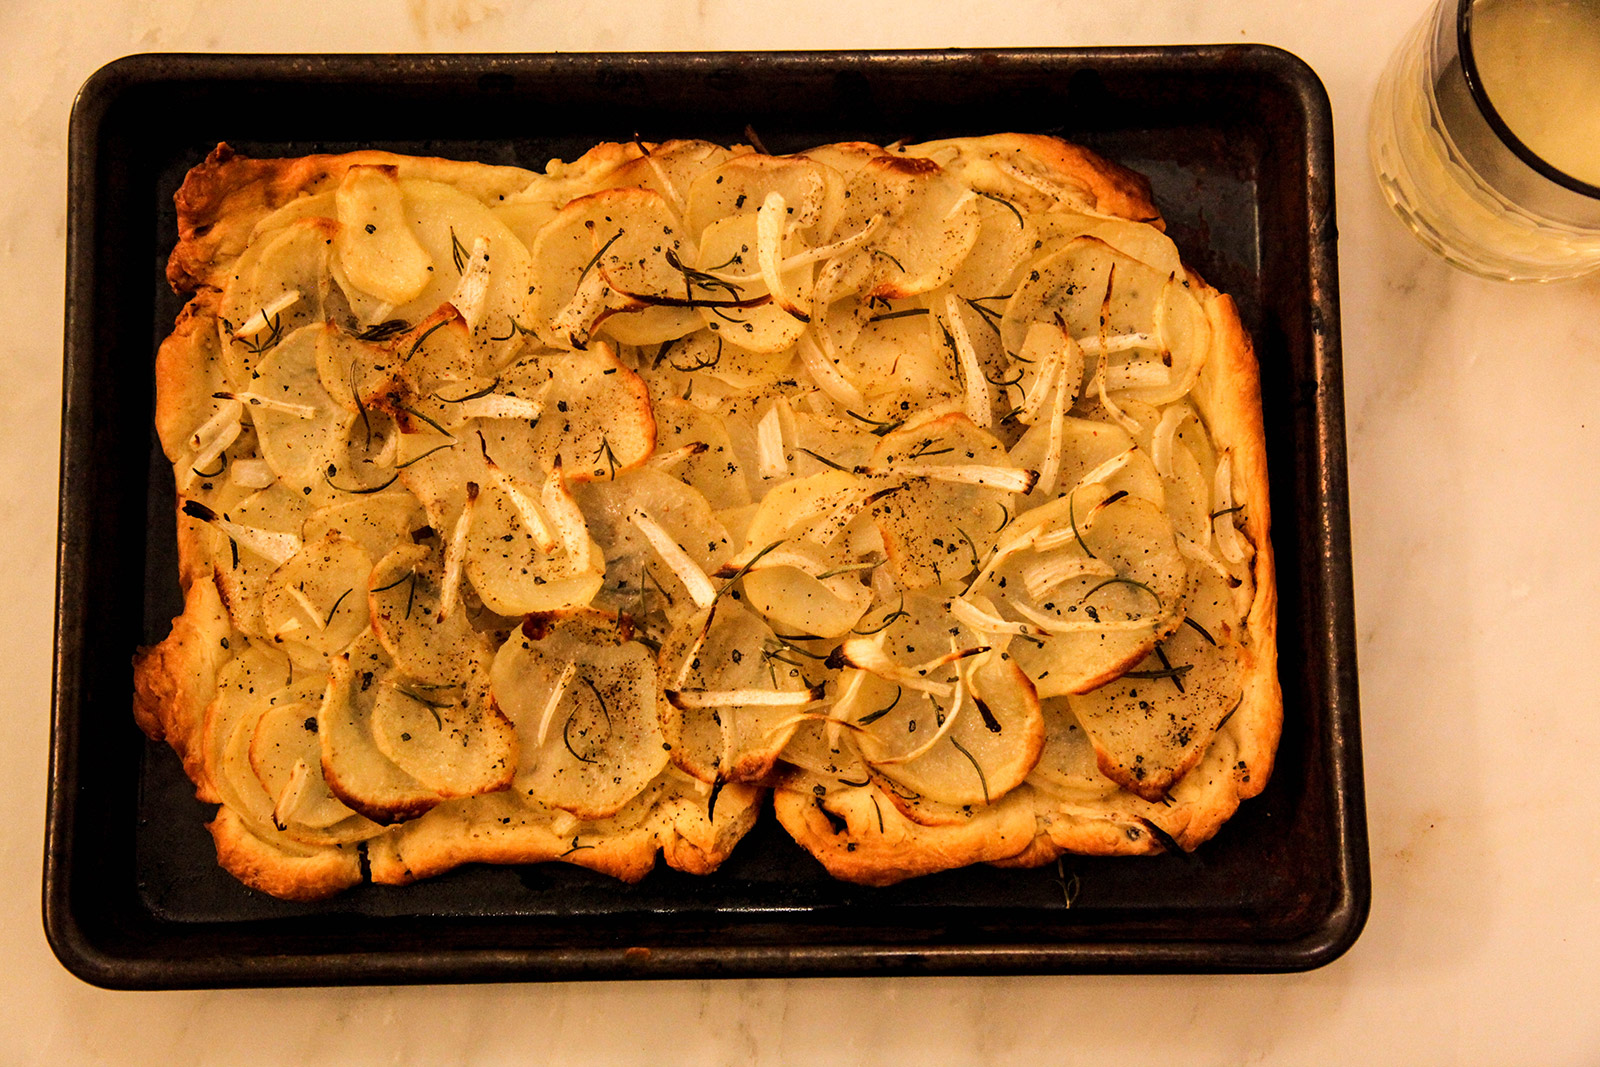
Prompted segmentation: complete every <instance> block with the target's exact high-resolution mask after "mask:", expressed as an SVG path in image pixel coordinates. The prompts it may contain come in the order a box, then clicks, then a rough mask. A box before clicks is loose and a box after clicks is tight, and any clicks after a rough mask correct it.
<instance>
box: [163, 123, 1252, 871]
mask: <svg viewBox="0 0 1600 1067" xmlns="http://www.w3.org/2000/svg"><path fill="white" fill-rule="evenodd" d="M176 201H177V206H178V223H179V241H178V244H177V247H176V248H175V250H174V251H173V254H172V257H171V260H170V263H169V267H168V278H169V281H170V282H171V284H172V285H173V287H174V288H175V289H176V290H178V291H179V292H181V293H186V294H190V300H189V303H188V305H187V306H186V307H185V308H184V310H183V313H182V314H181V315H180V317H179V319H178V321H177V324H176V327H175V329H174V331H173V333H172V334H171V336H169V337H168V338H167V339H166V341H165V342H164V343H163V344H162V346H161V349H160V352H159V355H158V358H157V362H156V384H157V402H156V427H157V431H158V434H159V437H160V440H161V442H162V446H163V449H164V450H165V452H166V454H167V457H168V458H169V459H170V460H171V462H172V465H173V473H174V480H175V486H176V489H177V495H178V511H177V516H176V518H177V523H178V532H179V538H178V540H179V562H180V566H179V575H178V577H179V579H180V581H181V583H182V585H183V587H184V590H185V608H184V613H183V614H182V615H181V616H180V617H179V618H178V619H177V620H175V622H174V626H173V630H172V634H171V636H170V637H168V638H167V639H166V640H165V641H163V642H162V643H160V644H159V645H156V646H154V647H153V648H150V649H145V650H142V651H141V652H140V655H139V657H138V659H137V663H136V673H135V682H136V692H135V714H136V717H137V720H138V722H139V723H140V725H141V726H142V727H143V728H144V729H145V731H146V732H147V733H148V734H149V735H150V736H151V737H153V738H156V739H161V740H165V741H167V742H168V743H170V744H171V745H172V747H173V748H174V749H175V750H176V751H177V753H178V754H179V756H180V757H181V758H182V760H183V764H184V767H185V769H186V771H187V772H188V773H189V775H190V777H191V778H192V779H193V780H194V782H195V786H196V790H197V793H198V795H199V796H200V798H201V799H202V800H204V801H207V802H209V803H215V804H218V805H219V811H218V814H217V817H216V819H215V821H214V822H213V823H212V824H211V829H212V832H213V836H214V837H215V839H216V843H217V852H218V859H219V862H220V863H221V864H222V865H223V866H224V867H225V868H226V869H228V870H229V871H230V872H232V873H233V874H234V875H235V876H237V877H238V878H240V879H241V880H242V881H244V882H245V883H247V884H249V885H251V886H253V887H255V888H257V889H260V890H263V891H265V892H268V893H271V894H274V895H277V896H282V897H287V898H294V899H316V898H319V897H323V896H327V895H329V894H332V893H336V892H339V891H340V890H342V889H345V888H348V887H349V886H351V885H353V884H356V883H357V882H359V881H360V880H361V879H362V877H363V873H362V872H363V871H366V872H368V875H367V876H368V877H370V879H371V880H372V881H375V882H384V883H394V884H401V883H407V882H411V881H414V880H416V879H418V878H422V877H428V876H430V875H433V874H436V873H439V872H441V871H444V870H447V869H449V868H451V867H454V866H456V865H459V864H462V863H469V862H490V863H531V862H543V861H560V862H566V863H574V864H578V865H582V866H586V867H590V868H592V869H594V870H598V871H603V872H605V873H608V874H611V875H614V876H616V877H618V878H623V879H627V880H636V879H638V878H642V877H643V876H644V875H645V874H646V873H648V872H649V871H650V870H651V869H652V868H653V866H654V865H655V864H656V863H657V862H658V857H659V858H661V859H664V860H665V862H666V863H667V864H669V865H670V866H672V867H675V868H678V869H680V870H685V871H690V872H694V873H701V874H704V873H709V872H711V871H714V870H715V869H716V868H717V866H718V865H719V864H720V863H722V862H723V860H725V859H726V858H727V856H728V855H729V854H730V853H731V851H732V850H733V848H734V847H735V845H736V844H737V843H738V841H739V839H740V838H741V837H742V836H743V835H744V834H745V833H746V832H748V830H749V829H750V828H751V826H753V825H754V824H755V822H756V820H757V818H758V814H759V812H760V811H761V808H762V804H763V800H764V797H765V796H766V794H767V793H768V792H770V793H771V794H772V795H773V803H774V808H775V810H776V816H777V818H778V819H779V821H780V822H781V823H782V825H783V826H784V827H785V828H786V829H787V830H788V831H789V833H790V834H791V835H792V836H793V837H794V839H795V840H796V841H797V842H798V843H799V844H800V846H801V847H803V848H805V849H806V850H807V851H808V852H810V853H811V854H812V855H813V856H815V857H816V858H817V859H818V860H819V861H820V862H821V864H822V865H823V867H824V868H825V869H826V870H827V871H828V872H830V873H831V874H832V875H833V876H835V877H838V878H841V879H846V880H850V881H854V882H860V883H865V884H872V885H883V884H889V883H892V882H895V881H898V880H901V879H904V878H908V877H913V876H917V875H921V874H926V873H931V872H933V871H937V870H943V869H948V868H951V867H958V866H964V865H967V864H972V863H995V864H999V865H1003V866H1025V865H1035V864H1040V863H1044V862H1048V861H1049V860H1052V859H1054V858H1055V857H1056V856H1058V855H1060V854H1061V853H1063V852H1067V851H1072V852H1080V853H1086V854H1092V855H1128V854H1145V853H1152V852H1159V851H1162V850H1165V849H1169V848H1182V849H1193V848H1195V847H1197V846H1198V845H1200V844H1201V843H1202V842H1204V841H1205V840H1207V839H1208V838H1209V837H1210V836H1212V835H1213V834H1214V833H1215V832H1216V831H1217V829H1218V828H1219V827H1220V826H1221V825H1222V823H1223V822H1224V821H1225V820H1226V819H1227V818H1228V817H1229V816H1230V815H1231V814H1232V812H1233V811H1234V810H1235V808H1236V807H1237V806H1238V804H1239V803H1240V801H1241V800H1244V799H1246V798H1249V797H1251V796H1254V795H1256V794H1257V793H1259V792H1260V790H1261V789H1262V788H1263V787H1264V786H1265V784H1266V781H1267V778H1268V776H1269V775H1270V773H1271V769H1272V762H1273V755H1274V752H1275V749H1276V745H1277V740H1278V734H1279V730H1280V723H1281V714H1282V712H1281V697H1280V695H1279V689H1278V683H1277V672H1276V645H1275V640H1276V638H1275V627H1276V590H1275V586H1274V574H1273V561H1272V550H1271V543H1270V540H1269V532H1270V513H1269V507H1268V497H1267V481H1266V461H1265V447H1264V442H1263V431H1262V421H1261V410H1260V389H1259V377H1258V370H1257V366H1256V362H1255V357H1254V354H1253V351H1252V348H1251V345H1250V341H1249V339H1248V337H1247V336H1246V334H1245V332H1244V330H1243V328H1242V326H1241V324H1240V321H1239V316H1238V312H1237V309H1236V308H1235V306H1234V304H1233V301H1232V300H1230V299H1229V298H1228V297H1227V296H1225V295H1223V294H1220V293H1218V292H1216V291H1215V290H1214V289H1212V288H1210V287H1209V286H1208V285H1206V283H1205V282H1204V281H1203V280H1202V279H1201V278H1200V277H1199V276H1198V275H1196V274H1195V273H1194V272H1193V271H1191V270H1189V269H1188V268H1186V267H1185V266H1184V265H1183V263H1182V261H1181V259H1180V257H1179V255H1178V251H1177V249H1176V248H1175V247H1174V246H1173V244H1172V242H1171V241H1170V240H1169V239H1168V238H1167V237H1166V236H1165V234H1164V233H1163V224H1162V222H1161V218H1160V215H1159V212H1158V211H1157V209H1156V207H1155V206H1154V205H1153V204H1152V203H1151V201H1150V196H1149V189H1148V184H1147V183H1146V182H1145V181H1144V180H1143V179H1142V178H1140V177H1139V176H1138V175H1136V174H1133V173H1132V172H1129V171H1127V170H1125V169H1123V168H1121V167H1119V166H1117V165H1115V164H1113V163H1110V162H1108V161H1106V160H1104V159H1101V158H1100V157H1098V156H1096V155H1094V154H1093V153H1090V152H1088V151H1086V150H1084V149H1082V148H1078V147H1076V146H1073V145H1069V144H1066V143H1064V142H1061V141H1059V140H1056V139H1053V138H1048V137H1041V136H1033V135H1022V134H1001V135H995V136H987V137H970V138H961V139H955V140H947V141H937V142H930V143H927V144H920V145H897V146H894V147H892V148H880V147H877V146H873V145H868V144H861V143H851V144H841V145H830V146H824V147H820V148H817V149H814V150H811V151H808V152H802V153H798V154H796V155H792V156H784V157H770V156H767V155H763V154H761V153H759V152H756V151H754V150H752V149H750V148H747V147H741V146H735V147H731V148H729V147H721V146H716V145H711V144H707V143H704V142H698V141H676V142H669V143H666V144H659V145H646V144H638V143H635V144H602V145H599V146H597V147H596V148H594V149H593V150H591V151H590V152H588V153H587V154H586V155H584V156H583V157H582V158H580V159H578V160H576V161H573V162H570V163H565V162H561V161H559V160H558V161H552V162H551V163H550V164H549V165H548V166H547V167H546V168H545V170H544V171H543V172H536V171H531V170H522V169H519V168H513V167H501V166H489V165H485V164H479V163H472V162H460V161H453V160H443V159H425V158H413V157H404V156H397V155H392V154H389V153H384V152H376V151H369V152H356V153H349V154H345V155H338V156H307V157H303V158H299V159H276V160H257V159H249V158H246V157H244V156H241V155H238V154H236V153H234V152H233V151H231V150H230V149H229V148H228V147H227V146H226V145H221V146H218V148H217V150H216V151H215V152H213V153H212V154H211V156H210V157H209V158H208V159H207V160H206V161H205V163H204V164H202V165H201V166H199V167H197V168H195V169H194V170H193V171H192V172H191V173H190V174H189V176H188V178H187V179H186V181H185V182H184V184H183V187H182V189H180V190H179V192H178V194H177V197H176ZM363 857H364V858H365V861H366V862H365V863H363V862H362V858H363Z"/></svg>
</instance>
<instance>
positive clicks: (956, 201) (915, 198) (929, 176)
mask: <svg viewBox="0 0 1600 1067" xmlns="http://www.w3.org/2000/svg"><path fill="white" fill-rule="evenodd" d="M976 200H977V197H976V196H975V195H974V194H973V193H972V192H971V190H968V189H965V188H963V187H962V186H961V185H960V184H959V183H957V182H954V181H952V180H951V179H950V178H949V177H948V176H946V175H945V174H944V173H943V172H942V171H941V170H940V169H939V166H938V164H936V163H934V162H932V161H931V160H927V159H916V158H912V157H907V156H888V155H885V156H879V157H877V158H876V159H873V160H872V161H871V162H869V163H868V164H867V165H866V166H865V167H863V168H862V169H861V170H860V171H859V172H857V174H856V175H855V177H853V178H852V179H851V180H850V184H849V191H848V193H847V194H846V207H845V209H844V212H843V214H842V216H841V217H840V219H839V222H838V225H837V226H836V227H835V230H834V233H835V235H837V236H843V235H846V234H851V233H856V232H858V231H860V230H861V229H863V228H864V227H865V226H867V225H868V224H869V223H870V221H871V220H872V218H873V217H874V216H876V215H882V216H884V217H885V219H886V220H887V225H885V227H884V229H883V230H882V232H881V233H880V234H879V236H878V237H877V238H876V239H875V240H874V241H873V242H872V243H871V244H870V246H869V247H868V248H867V249H865V250H863V251H862V252H860V253H853V254H852V255H853V256H855V257H856V258H858V259H859V258H861V257H866V258H867V259H868V260H869V261H870V262H872V264H873V277H874V278H875V279H876V281H875V283H874V284H873V285H872V287H871V289H870V290H869V295H871V296H877V297H883V298H886V299H889V300H899V299H903V298H905V297H908V296H915V295H916V294H918V293H926V292H930V291H932V290H934V289H937V288H939V287H940V286H942V285H945V284H947V283H948V282H949V281H950V279H951V278H952V277H954V275H955V272H956V270H957V269H959V268H960V266H961V263H962V261H963V260H964V259H965V258H966V256H967V253H969V252H970V251H971V250H972V247H973V245H974V244H975V243H976V242H977V239H978V230H979V226H980V217H979V215H978V206H977V204H976V203H975V201H976Z"/></svg>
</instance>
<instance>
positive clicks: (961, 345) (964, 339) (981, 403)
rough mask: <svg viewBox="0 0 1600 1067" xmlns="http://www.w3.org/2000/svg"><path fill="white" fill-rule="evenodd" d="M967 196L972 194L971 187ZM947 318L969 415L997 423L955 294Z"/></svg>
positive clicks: (986, 382)
mask: <svg viewBox="0 0 1600 1067" xmlns="http://www.w3.org/2000/svg"><path fill="white" fill-rule="evenodd" d="M967 195H968V196H969V197H970V196H972V195H973V194H972V192H971V190H968V192H967ZM944 321H945V324H946V325H947V326H948V327H949V329H950V340H951V342H952V343H953V344H954V345H955V346H956V358H957V359H958V360H959V361H960V363H961V377H962V378H963V379H965V382H966V387H967V388H966V414H967V418H969V419H971V420H972V422H973V424H974V425H977V426H983V427H987V426H989V425H991V424H992V423H993V422H994V397H993V394H992V393H990V391H989V379H988V378H987V377H985V375H984V373H983V364H982V363H981V362H979V361H978V352H977V350H976V349H975V348H973V347H972V337H971V336H970V335H969V334H968V333H967V324H966V322H965V321H964V320H963V319H962V318H961V301H960V300H959V299H957V297H956V294H954V293H946V294H945V296H944Z"/></svg>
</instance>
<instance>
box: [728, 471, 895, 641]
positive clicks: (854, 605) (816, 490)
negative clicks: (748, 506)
mask: <svg viewBox="0 0 1600 1067" xmlns="http://www.w3.org/2000/svg"><path fill="white" fill-rule="evenodd" d="M871 492H872V490H871V488H869V487H867V486H864V485H863V484H862V481H861V479H859V478H857V477H855V476H854V475H852V474H847V473H845V472H843V471H833V470H829V471H824V472H823V473H821V474H816V475H812V476H811V477H808V478H799V479H796V480H794V481H790V482H786V483H784V484H782V485H779V486H778V488H776V489H774V490H773V491H772V492H770V493H768V494H767V495H766V496H765V497H764V498H762V501H761V505H760V507H759V508H758V509H757V510H756V514H755V516H754V517H753V518H752V519H751V522H750V528H749V530H748V531H747V532H746V535H745V536H746V544H745V549H744V552H743V553H742V555H743V557H744V558H745V559H746V560H752V563H751V566H750V569H749V571H748V572H747V573H746V575H745V578H744V591H745V595H746V598H747V601H748V603H749V605H750V606H751V607H752V608H754V609H755V610H756V611H758V612H760V613H761V614H762V615H763V616H764V617H765V618H766V619H767V621H768V622H769V623H771V624H772V626H773V627H774V629H776V630H778V631H779V632H782V633H786V634H811V635H815V636H818V637H829V638H834V637H843V636H844V635H845V634H847V633H849V632H850V628H851V627H852V626H854V625H855V624H856V623H857V622H858V621H859V620H860V618H861V616H862V615H863V614H865V612H866V610H867V608H868V607H869V606H871V604H872V590H871V588H870V586H868V585H867V584H866V580H867V579H868V578H869V577H870V572H871V570H872V569H874V568H875V567H876V566H877V565H878V564H880V563H882V562H883V557H882V556H881V555H876V554H871V555H867V556H865V557H863V558H856V556H855V553H854V552H853V551H852V544H851V542H850V540H849V538H848V537H847V536H846V534H847V532H848V531H849V529H850V527H851V526H852V525H858V524H864V523H865V522H866V521H867V508H868V506H869V500H870V497H871ZM773 546H776V547H773ZM763 549H766V550H767V551H766V552H765V553H764V554H763V555H762V556H761V558H760V559H753V557H755V556H756V554H757V553H762V551H763Z"/></svg>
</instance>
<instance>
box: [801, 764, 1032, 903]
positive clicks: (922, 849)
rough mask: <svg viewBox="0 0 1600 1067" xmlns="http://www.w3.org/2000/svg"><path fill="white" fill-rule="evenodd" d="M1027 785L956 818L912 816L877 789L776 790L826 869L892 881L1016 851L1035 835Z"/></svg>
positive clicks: (849, 877)
mask: <svg viewBox="0 0 1600 1067" xmlns="http://www.w3.org/2000/svg"><path fill="white" fill-rule="evenodd" d="M1028 793H1029V790H1028V789H1027V787H1026V786H1022V787H1019V788H1017V789H1014V790H1012V791H1011V792H1010V793H1007V794H1006V795H1005V797H1004V798H1002V799H1001V800H1000V801H998V802H997V803H995V804H994V805H992V806H990V807H987V808H983V809H979V810H975V811H974V812H973V815H972V818H971V819H970V820H968V821H966V822H964V823H962V824H960V825H947V826H922V825H919V824H917V823H914V822H912V821H911V820H910V819H908V818H906V817H905V816H904V815H902V814H901V813H900V811H899V810H898V809H897V808H896V807H895V806H894V804H892V803H890V801H889V799H888V798H887V797H886V796H884V795H883V794H881V793H880V792H879V791H878V790H877V789H873V788H860V789H849V790H845V791H843V792H837V793H832V794H829V795H828V796H827V797H825V798H824V797H817V796H815V795H813V794H811V793H806V792H801V791H798V790H793V789H779V790H777V791H776V792H774V793H773V796H772V802H773V807H774V809H775V810H776V811H777V814H778V821H779V822H780V823H782V824H783V828H784V829H785V830H787V831H789V834H790V836H792V837H793V838H794V839H795V841H796V842H798V843H799V844H800V846H801V847H802V848H804V849H805V850H806V851H807V852H809V853H811V854H812V855H813V856H815V857H816V858H817V859H818V860H819V861H820V862H821V863H822V865H823V866H824V867H826V868H827V869H828V873H829V874H831V875H833V877H835V878H838V879H841V880H843V881H846V882H855V883H857V884H858V885H875V886H883V885H893V884H894V883H896V882H902V881H905V880H906V879H907V878H916V877H918V876H920V875H924V874H933V873H935V872H937V871H947V870H951V869H953V868H956V867H966V866H969V865H971V864H974V863H986V862H992V861H994V860H1002V859H1006V858H1008V857H1011V856H1015V855H1017V854H1018V853H1020V852H1022V851H1023V850H1024V849H1026V848H1028V847H1029V845H1030V844H1031V842H1032V841H1033V837H1034V818H1033V809H1032V807H1031V806H1030V805H1029V803H1028Z"/></svg>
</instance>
